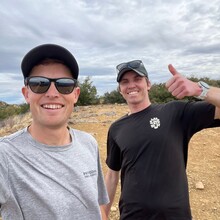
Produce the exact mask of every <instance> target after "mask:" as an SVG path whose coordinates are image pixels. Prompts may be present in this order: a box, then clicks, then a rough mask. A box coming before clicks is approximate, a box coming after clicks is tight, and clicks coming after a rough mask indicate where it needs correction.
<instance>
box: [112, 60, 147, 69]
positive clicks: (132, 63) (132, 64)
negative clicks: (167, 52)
mask: <svg viewBox="0 0 220 220" xmlns="http://www.w3.org/2000/svg"><path fill="white" fill-rule="evenodd" d="M141 65H143V63H142V61H141V60H132V61H130V62H127V63H120V64H119V65H117V66H116V68H117V70H118V72H120V71H121V70H123V69H125V68H132V69H138V68H139V67H140V66H141Z"/></svg>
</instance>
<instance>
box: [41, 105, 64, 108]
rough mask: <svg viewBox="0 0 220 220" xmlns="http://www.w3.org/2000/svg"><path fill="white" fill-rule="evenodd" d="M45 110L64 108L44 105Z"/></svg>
mask: <svg viewBox="0 0 220 220" xmlns="http://www.w3.org/2000/svg"><path fill="white" fill-rule="evenodd" d="M43 108H46V109H60V108H62V105H55V104H47V105H43Z"/></svg>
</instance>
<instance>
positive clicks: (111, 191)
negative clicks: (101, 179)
mask: <svg viewBox="0 0 220 220" xmlns="http://www.w3.org/2000/svg"><path fill="white" fill-rule="evenodd" d="M118 181H119V172H116V171H112V170H111V171H110V170H109V171H107V174H106V176H105V184H106V188H107V191H108V196H109V200H110V202H109V203H108V204H107V205H104V206H103V210H104V212H105V214H106V216H108V215H109V213H110V210H111V206H112V204H113V201H114V198H115V193H116V190H117V185H118Z"/></svg>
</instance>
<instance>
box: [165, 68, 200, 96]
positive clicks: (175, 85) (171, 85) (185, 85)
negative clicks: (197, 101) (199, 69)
mask: <svg viewBox="0 0 220 220" xmlns="http://www.w3.org/2000/svg"><path fill="white" fill-rule="evenodd" d="M168 69H169V71H170V73H171V74H172V77H171V79H169V80H168V81H167V82H166V88H167V89H168V91H169V92H170V93H171V94H172V95H173V96H175V97H176V98H177V99H182V98H184V97H186V96H198V95H200V94H201V92H202V89H201V88H200V87H199V85H198V83H196V82H193V81H191V80H189V79H187V78H185V77H184V76H182V75H181V74H180V73H179V72H178V71H177V70H176V69H175V68H174V67H173V65H172V64H169V65H168Z"/></svg>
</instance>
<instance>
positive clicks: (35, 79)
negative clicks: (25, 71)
mask: <svg viewBox="0 0 220 220" xmlns="http://www.w3.org/2000/svg"><path fill="white" fill-rule="evenodd" d="M51 82H54V84H55V87H56V89H57V90H58V92H59V93H61V94H70V93H71V92H72V91H73V89H74V88H75V87H76V86H77V80H76V79H72V78H54V79H51V78H46V77H43V76H31V77H27V78H26V79H25V81H24V83H25V85H26V86H29V87H30V89H31V91H32V92H34V93H38V94H42V93H45V92H47V90H48V89H49V88H50V85H51Z"/></svg>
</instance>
